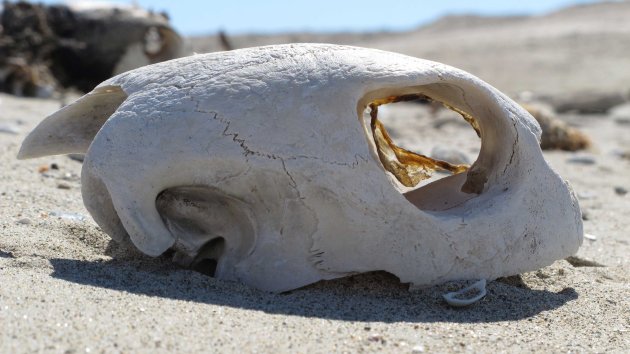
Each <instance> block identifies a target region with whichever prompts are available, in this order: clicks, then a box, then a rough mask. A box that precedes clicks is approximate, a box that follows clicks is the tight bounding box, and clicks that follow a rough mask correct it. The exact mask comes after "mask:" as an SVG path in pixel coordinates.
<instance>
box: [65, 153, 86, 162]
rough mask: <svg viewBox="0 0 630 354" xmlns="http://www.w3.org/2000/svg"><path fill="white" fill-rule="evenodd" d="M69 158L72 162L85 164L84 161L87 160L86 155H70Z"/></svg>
mask: <svg viewBox="0 0 630 354" xmlns="http://www.w3.org/2000/svg"><path fill="white" fill-rule="evenodd" d="M68 157H69V158H70V159H71V160H74V161H79V162H83V159H84V158H85V155H83V154H68Z"/></svg>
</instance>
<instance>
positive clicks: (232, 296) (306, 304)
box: [0, 95, 630, 353]
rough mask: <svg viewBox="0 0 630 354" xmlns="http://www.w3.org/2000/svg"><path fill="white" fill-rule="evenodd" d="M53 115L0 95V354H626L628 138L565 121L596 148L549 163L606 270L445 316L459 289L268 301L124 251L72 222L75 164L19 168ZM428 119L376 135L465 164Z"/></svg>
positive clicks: (346, 286) (450, 129)
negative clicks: (439, 150)
mask: <svg viewBox="0 0 630 354" xmlns="http://www.w3.org/2000/svg"><path fill="white" fill-rule="evenodd" d="M59 107H60V104H59V102H58V101H55V100H40V99H25V98H16V97H12V96H8V95H0V112H1V114H0V126H2V127H4V128H5V129H4V130H5V132H4V133H0V162H1V166H2V171H1V172H0V195H1V197H0V211H1V212H0V225H1V226H0V230H1V231H0V352H2V353H26V352H34V351H44V352H58V353H79V352H215V351H216V352H219V351H221V352H274V353H275V352H287V353H288V352H291V353H295V352H299V353H318V352H319V353H328V352H362V351H368V352H396V353H401V352H402V353H404V352H407V353H409V352H488V351H495V350H497V351H499V352H524V351H537V352H615V351H616V352H623V351H627V350H628V349H630V334H629V333H628V330H629V329H630V322H629V321H630V300H629V297H628V294H629V293H630V285H629V278H630V267H629V263H630V260H629V257H628V254H630V244H629V242H630V235H629V234H628V216H629V215H630V194H626V195H622V193H623V192H622V190H621V188H625V189H630V177H628V176H630V160H628V159H624V158H623V157H621V156H620V151H622V150H623V149H624V148H625V149H627V148H628V147H629V146H630V134H629V133H630V126H629V125H624V124H619V123H618V122H615V121H614V120H612V119H610V118H609V117H606V116H566V117H565V118H566V120H567V121H569V122H571V123H572V124H573V125H577V126H579V127H580V128H581V129H582V130H583V131H584V132H586V133H587V134H588V135H589V136H590V137H591V138H592V139H593V141H594V148H593V149H592V150H590V151H587V152H582V153H568V152H557V151H554V152H546V153H545V156H546V158H547V159H548V160H549V161H550V163H551V165H552V166H553V167H554V168H555V169H556V170H557V171H558V172H560V173H561V174H562V176H563V177H565V178H567V179H568V180H569V181H570V182H571V184H572V185H573V188H574V189H575V190H576V192H577V194H578V195H579V196H580V203H581V206H582V209H583V211H584V213H585V218H586V220H585V221H584V229H585V232H586V233H588V234H589V236H588V238H587V239H585V240H584V244H583V245H582V247H581V249H580V251H579V253H578V255H577V256H578V257H580V258H581V259H585V260H591V261H595V262H597V263H600V264H602V265H604V266H603V267H592V266H579V267H576V266H573V265H571V264H570V263H569V262H567V261H566V260H560V261H557V262H556V263H554V264H553V265H552V266H550V267H546V268H543V269H541V270H539V271H536V272H531V273H526V274H523V275H522V276H520V277H511V278H507V279H501V280H498V281H494V282H491V283H489V284H488V295H487V296H486V297H485V298H484V299H483V300H481V301H480V302H478V303H477V304H475V305H473V306H470V307H468V308H459V309H457V308H452V307H449V306H448V305H447V304H446V303H445V302H444V300H443V299H442V294H443V293H445V292H447V291H451V290H455V289H458V288H460V287H461V286H462V285H463V283H449V284H444V285H440V286H435V287H430V288H427V289H422V290H419V291H416V292H409V291H408V287H407V285H405V284H400V283H399V282H398V279H397V278H395V277H393V276H391V275H389V274H386V273H371V274H364V275H359V276H354V277H350V278H346V279H340V280H335V281H327V282H321V283H318V284H315V285H312V286H308V287H306V288H303V289H299V290H295V291H292V292H289V293H286V294H270V293H265V292H261V291H257V290H253V289H250V288H247V287H245V286H242V285H239V284H235V283H231V282H225V281H218V280H215V279H213V278H210V277H207V276H205V275H202V274H200V273H196V272H193V271H190V270H185V269H181V268H178V267H176V266H174V265H172V264H171V262H170V261H169V260H167V259H162V258H157V259H153V258H148V257H145V256H142V255H139V254H137V253H133V252H129V251H128V250H125V249H122V248H120V246H117V245H116V244H115V243H112V242H110V241H109V237H108V236H107V235H106V234H104V233H103V232H101V231H100V230H99V228H98V227H97V226H96V224H95V223H94V221H93V220H92V219H91V218H90V216H89V214H88V213H87V211H86V210H85V208H84V207H83V203H82V200H81V191H80V178H79V176H80V169H81V163H80V162H78V161H75V160H72V159H70V158H69V157H67V156H55V157H45V158H39V159H34V160H26V161H18V160H16V158H15V156H16V154H17V152H18V148H19V146H20V143H21V141H22V139H23V138H24V137H25V135H26V134H27V133H28V132H29V131H30V130H31V129H32V128H33V127H34V126H35V125H36V124H37V123H38V122H39V121H40V120H41V119H42V117H44V116H46V115H47V114H48V113H51V112H53V111H54V110H56V109H58V108H59ZM414 112H415V113H414ZM425 113H426V109H425V108H423V107H421V106H420V105H410V104H398V105H396V106H394V107H392V108H391V109H390V110H389V111H388V112H387V115H386V116H384V117H383V120H384V122H385V123H386V125H388V126H389V128H390V129H391V133H392V136H394V138H395V139H399V140H401V141H406V142H407V144H408V145H411V146H412V147H414V146H413V145H414V141H415V144H416V146H415V148H416V150H418V151H420V152H428V151H423V150H427V149H428V150H430V149H431V147H430V145H431V144H432V145H440V144H447V143H448V142H449V141H455V142H457V143H455V144H451V145H453V146H455V147H457V148H458V149H460V150H461V151H463V152H464V153H466V154H468V155H470V156H471V158H474V157H475V149H476V148H478V141H476V140H475V139H476V138H475V137H474V134H473V135H471V134H470V133H471V132H472V130H471V128H470V127H467V126H466V125H463V124H459V123H454V124H434V123H435V122H436V120H435V119H433V120H432V118H430V117H427V116H426V115H425ZM405 122H407V123H409V122H413V124H415V125H416V128H417V129H420V130H421V133H418V134H419V135H418V136H417V140H414V139H413V137H409V136H407V137H405V136H403V133H404V132H405V131H408V130H409V129H402V127H403V125H404V124H405ZM436 125H438V126H439V127H440V128H435V127H434V126H436ZM432 127H433V128H432ZM7 131H13V133H9V132H7ZM417 131H418V130H417ZM471 136H472V138H471ZM431 137H434V139H431ZM576 157H578V158H576ZM615 187H618V188H617V191H615ZM574 263H575V262H574Z"/></svg>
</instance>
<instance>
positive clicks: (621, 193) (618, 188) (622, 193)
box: [615, 186, 628, 195]
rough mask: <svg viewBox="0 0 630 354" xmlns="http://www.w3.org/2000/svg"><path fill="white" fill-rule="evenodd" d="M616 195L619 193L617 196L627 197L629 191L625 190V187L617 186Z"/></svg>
mask: <svg viewBox="0 0 630 354" xmlns="http://www.w3.org/2000/svg"><path fill="white" fill-rule="evenodd" d="M615 193H617V195H626V194H628V190H627V189H625V188H624V187H621V186H617V187H615Z"/></svg>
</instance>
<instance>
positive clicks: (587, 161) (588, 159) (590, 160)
mask: <svg viewBox="0 0 630 354" xmlns="http://www.w3.org/2000/svg"><path fill="white" fill-rule="evenodd" d="M567 162H569V163H577V164H581V165H594V164H595V158H594V157H592V156H586V155H578V156H573V157H571V158H569V159H568V160H567Z"/></svg>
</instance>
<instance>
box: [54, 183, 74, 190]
mask: <svg viewBox="0 0 630 354" xmlns="http://www.w3.org/2000/svg"><path fill="white" fill-rule="evenodd" d="M57 188H59V189H70V188H72V187H70V185H69V184H66V183H59V184H57Z"/></svg>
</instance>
